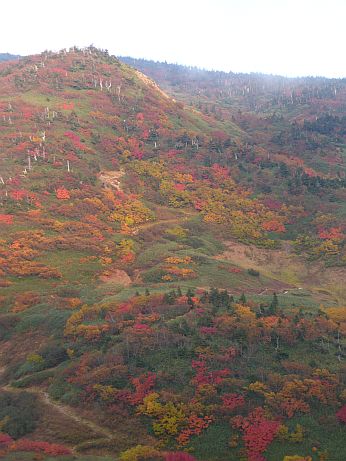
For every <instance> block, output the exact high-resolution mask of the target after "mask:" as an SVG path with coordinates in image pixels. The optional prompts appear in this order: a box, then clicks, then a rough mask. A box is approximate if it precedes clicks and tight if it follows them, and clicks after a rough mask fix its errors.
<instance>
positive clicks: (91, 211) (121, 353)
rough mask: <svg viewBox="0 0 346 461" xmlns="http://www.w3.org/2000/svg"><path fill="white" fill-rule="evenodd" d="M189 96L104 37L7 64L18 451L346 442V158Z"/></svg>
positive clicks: (9, 369)
mask: <svg viewBox="0 0 346 461" xmlns="http://www.w3.org/2000/svg"><path fill="white" fill-rule="evenodd" d="M211 86H212V85H211ZM180 93H181V94H178V92H177V93H174V94H173V93H172V89H171V87H170V86H169V85H164V86H163V87H162V88H161V87H159V86H158V85H157V83H155V82H154V81H153V80H151V79H150V78H149V77H147V76H146V75H144V74H143V73H141V72H139V71H138V70H136V69H134V68H132V67H130V66H128V65H127V64H124V63H122V62H121V61H120V60H118V59H117V58H115V57H113V56H109V55H108V53H107V52H104V51H100V50H97V49H95V48H94V47H89V48H87V49H83V50H79V49H77V48H71V49H70V50H68V51H67V50H62V51H61V52H59V53H52V52H45V53H42V54H41V55H37V56H29V57H25V58H22V59H20V60H18V61H12V62H8V63H1V64H0V129H1V131H0V140H1V152H0V200H1V206H2V209H1V213H0V226H1V227H0V261H1V268H0V287H1V288H0V290H1V293H0V306H1V310H0V341H1V343H0V344H1V349H0V366H1V369H0V375H1V376H0V379H1V383H2V386H3V387H2V392H1V393H0V404H1V405H0V422H1V431H3V433H0V448H1V449H3V450H4V459H8V460H13V459H16V460H20V459H23V460H27V459H31V458H30V456H32V457H34V456H41V457H42V459H46V458H47V457H49V456H50V455H52V456H53V455H54V456H55V457H56V458H57V459H64V460H65V459H66V457H67V459H69V458H68V457H69V456H70V457H71V456H76V457H77V459H79V457H81V458H80V459H81V460H83V461H84V460H85V459H90V460H93V461H94V460H95V459H99V460H100V461H101V460H109V459H112V460H114V457H115V459H121V460H132V459H133V460H137V459H166V460H168V461H169V460H171V461H172V460H173V461H174V460H175V459H176V460H179V459H187V460H188V459H189V458H188V457H187V455H184V454H183V455H177V454H172V453H171V454H169V453H170V452H175V453H176V452H180V451H186V450H187V451H191V452H193V454H194V456H195V457H196V458H197V459H199V460H205V461H206V460H219V461H222V460H225V459H228V460H229V459H231V460H234V461H235V460H238V459H240V458H242V459H248V460H261V461H262V460H263V459H268V461H274V460H275V461H278V460H279V459H280V460H281V459H283V458H284V455H289V454H291V455H294V454H296V453H298V452H299V453H300V454H302V455H304V456H306V457H307V456H312V459H313V461H317V460H318V459H323V456H324V453H325V452H326V451H328V452H329V453H330V456H331V458H330V459H337V457H335V456H337V453H341V456H343V457H345V456H346V454H345V453H344V451H342V450H344V448H343V447H342V440H343V436H344V430H345V429H344V427H343V425H342V421H343V419H342V418H343V416H342V415H343V413H342V411H344V410H342V402H343V399H344V393H345V391H344V373H343V366H342V363H343V362H342V361H343V360H344V349H343V347H344V338H343V334H344V333H345V323H344V322H345V312H344V311H345V309H344V307H342V305H343V304H342V303H343V301H344V299H345V291H344V290H345V287H344V286H343V283H342V282H343V278H344V266H345V262H346V260H345V249H344V241H345V236H344V230H345V228H344V225H345V223H344V219H343V217H344V212H345V209H344V199H345V189H344V186H345V179H344V176H343V170H342V164H341V163H340V165H339V164H335V165H334V166H333V168H332V169H331V170H330V171H328V172H323V171H321V172H319V173H317V172H316V171H317V170H316V171H315V170H314V171H315V172H314V173H312V172H311V171H310V170H309V168H310V167H309V166H307V164H306V163H305V160H306V159H305V157H304V156H303V155H302V156H301V158H300V157H298V152H296V151H294V155H293V154H292V155H289V154H284V153H277V152H276V153H275V152H274V151H275V149H274V147H273V146H272V145H271V144H270V143H267V141H266V139H267V137H268V136H267V128H265V126H264V125H261V123H262V122H261V116H253V118H252V119H251V120H252V122H251V123H252V125H251V127H252V126H253V127H254V128H253V129H252V128H251V129H250V128H249V126H250V125H249V124H246V123H243V122H242V121H241V120H240V119H239V118H237V117H236V116H234V117H233V116H231V112H227V114H228V115H227V116H224V115H223V116H219V115H218V114H217V113H216V114H214V113H210V112H209V111H208V112H209V113H206V111H205V110H203V108H201V107H198V104H192V105H191V104H190V103H187V99H188V98H190V97H192V96H191V95H192V93H188V92H186V93H183V92H182V91H181V92H180ZM204 97H205V98H211V99H212V98H213V96H212V95H209V96H208V95H205V96H204ZM267 97H268V96H267V94H265V98H267ZM237 98H238V99H239V104H240V105H242V107H243V106H244V107H245V106H246V105H247V104H248V101H247V98H242V97H241V94H239V95H238V96H237ZM211 99H207V100H208V101H210V100H211ZM337 101H338V104H339V99H338V100H337ZM340 101H342V98H341V96H340ZM196 102H197V100H196ZM218 104H219V105H218V106H217V110H216V112H218V110H219V109H220V110H221V108H222V107H223V104H224V102H223V100H222V101H221V102H220V103H218ZM232 104H233V103H232ZM341 106H342V104H341V103H340V105H338V107H339V108H340V107H341ZM232 110H233V109H232ZM243 110H245V109H243ZM225 111H226V109H225ZM237 111H239V109H238V108H237ZM250 112H251V113H252V112H253V111H252V110H249V113H250ZM225 114H226V112H225ZM246 117H250V115H249V114H247V115H246ZM337 122H338V123H339V120H337ZM266 123H267V122H266ZM283 125H284V122H283ZM266 127H268V130H269V131H270V130H272V124H271V122H268V123H267V125H266ZM285 129H286V128H285ZM258 133H263V136H264V138H263V139H264V140H262V141H263V142H262V141H261V142H259V141H258V139H257V136H258ZM328 136H331V135H328ZM338 136H340V139H341V138H342V137H343V136H344V134H343V132H341V130H340V133H339V134H338ZM339 141H340V140H339ZM339 141H337V142H339ZM326 142H327V145H328V146H329V145H330V146H331V147H330V149H331V151H333V149H334V148H335V146H336V144H333V142H334V141H333V142H332V141H330V143H329V138H327V139H326ZM335 143H336V141H335ZM340 143H341V141H340ZM289 145H290V144H289ZM294 149H295V148H294ZM330 155H332V154H330ZM339 167H340V168H339ZM19 346H20V347H19ZM24 391H26V392H24ZM340 408H341V410H340ZM340 411H341V413H340V414H341V416H340V417H339V416H336V415H338V414H339V413H338V412H340ZM326 427H327V429H326ZM247 428H251V430H248V429H247ZM336 428H337V430H336ZM252 438H254V439H256V440H257V442H256V443H255V445H253V444H252V443H251V440H252ZM13 439H14V440H15V442H13ZM271 442H273V443H271ZM54 443H55V444H58V445H52V444H54ZM297 443H299V444H298V445H297ZM1 444H2V445H1ZM312 448H316V449H315V450H312ZM128 450H130V451H128ZM131 450H132V451H131ZM34 453H36V455H35V454H34ZM37 453H40V455H37ZM121 453H122V454H121ZM136 453H137V454H136ZM89 456H90V458H89ZM179 456H183V458H179ZM184 456H185V458H184ZM263 456H265V457H266V458H263ZM60 457H62V458H60ZM321 457H322V458H321ZM306 459H308V458H306ZM341 459H343V458H340V461H341Z"/></svg>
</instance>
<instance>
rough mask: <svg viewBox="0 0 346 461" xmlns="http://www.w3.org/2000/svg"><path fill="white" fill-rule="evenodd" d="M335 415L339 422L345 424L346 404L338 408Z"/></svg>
mask: <svg viewBox="0 0 346 461" xmlns="http://www.w3.org/2000/svg"><path fill="white" fill-rule="evenodd" d="M336 417H337V419H338V421H340V423H344V424H346V405H344V406H343V407H341V408H340V410H339V411H338V412H337V413H336Z"/></svg>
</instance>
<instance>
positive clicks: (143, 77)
mask: <svg viewBox="0 0 346 461" xmlns="http://www.w3.org/2000/svg"><path fill="white" fill-rule="evenodd" d="M136 74H137V77H138V78H139V79H140V80H142V82H144V83H145V84H146V85H147V86H150V87H151V88H154V89H155V90H156V91H158V92H159V93H160V94H161V95H162V96H164V97H165V98H167V99H170V100H171V101H174V99H173V98H171V97H170V96H168V94H167V93H165V92H164V91H163V90H162V89H161V88H160V87H159V86H158V85H157V83H155V82H154V80H151V78H149V77H147V76H146V75H144V74H142V72H140V71H139V70H136Z"/></svg>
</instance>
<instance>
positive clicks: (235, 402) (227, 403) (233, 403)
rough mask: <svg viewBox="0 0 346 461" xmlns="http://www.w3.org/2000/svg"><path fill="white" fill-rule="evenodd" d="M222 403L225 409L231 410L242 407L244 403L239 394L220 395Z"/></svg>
mask: <svg viewBox="0 0 346 461" xmlns="http://www.w3.org/2000/svg"><path fill="white" fill-rule="evenodd" d="M222 403H223V405H224V407H225V408H227V410H230V411H233V410H235V409H236V408H238V407H242V406H243V405H244V403H245V399H244V397H243V396H242V395H240V394H235V393H232V394H224V395H223V396H222Z"/></svg>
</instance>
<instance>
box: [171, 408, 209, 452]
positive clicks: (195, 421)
mask: <svg viewBox="0 0 346 461" xmlns="http://www.w3.org/2000/svg"><path fill="white" fill-rule="evenodd" d="M212 421H213V418H212V417H210V416H203V417H201V416H197V415H196V414H192V415H190V416H189V418H188V427H187V428H186V429H183V430H182V431H181V433H180V434H179V436H178V437H177V442H178V443H179V445H181V446H184V445H187V444H188V443H189V440H190V437H192V436H193V435H200V433H201V432H202V431H203V430H204V429H207V427H208V426H209V425H210V423H211V422H212Z"/></svg>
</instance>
